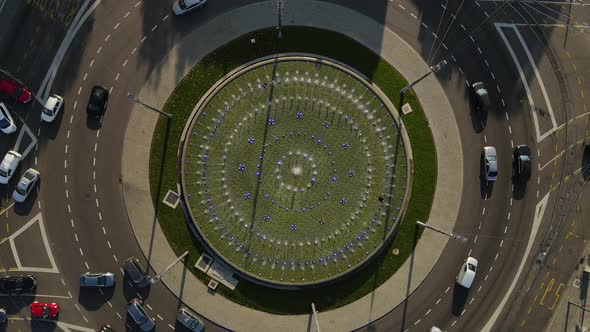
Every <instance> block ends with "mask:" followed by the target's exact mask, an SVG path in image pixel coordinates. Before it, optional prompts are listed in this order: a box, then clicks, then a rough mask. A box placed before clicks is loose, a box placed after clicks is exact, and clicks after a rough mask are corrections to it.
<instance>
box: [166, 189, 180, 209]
mask: <svg viewBox="0 0 590 332" xmlns="http://www.w3.org/2000/svg"><path fill="white" fill-rule="evenodd" d="M179 201H180V195H178V194H177V193H175V192H174V191H172V190H168V192H167V193H166V197H164V200H163V201H162V203H164V204H166V205H168V206H169V207H171V208H173V209H176V206H177V205H178V202H179Z"/></svg>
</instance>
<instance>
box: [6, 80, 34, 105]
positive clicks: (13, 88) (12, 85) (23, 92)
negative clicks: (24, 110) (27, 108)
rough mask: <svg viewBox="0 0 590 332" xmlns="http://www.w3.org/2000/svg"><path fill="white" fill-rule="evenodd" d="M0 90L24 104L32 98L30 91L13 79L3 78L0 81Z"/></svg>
mask: <svg viewBox="0 0 590 332" xmlns="http://www.w3.org/2000/svg"><path fill="white" fill-rule="evenodd" d="M0 91H2V92H4V93H5V94H7V95H9V96H11V97H13V98H15V99H16V100H17V101H19V102H21V103H23V104H26V103H28V102H30V101H31V99H33V94H32V93H31V91H29V90H27V88H25V87H24V86H22V85H21V84H20V83H18V82H15V81H13V80H9V79H4V80H2V81H0Z"/></svg>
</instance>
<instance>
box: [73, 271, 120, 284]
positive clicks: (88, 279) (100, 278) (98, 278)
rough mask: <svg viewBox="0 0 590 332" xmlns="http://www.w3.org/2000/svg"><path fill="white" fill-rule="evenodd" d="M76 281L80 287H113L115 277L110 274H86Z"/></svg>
mask: <svg viewBox="0 0 590 332" xmlns="http://www.w3.org/2000/svg"><path fill="white" fill-rule="evenodd" d="M78 281H79V283H80V287H113V286H114V285H115V275H114V274H113V273H111V272H106V273H90V272H87V273H84V274H83V275H81V276H80V278H79V279H78Z"/></svg>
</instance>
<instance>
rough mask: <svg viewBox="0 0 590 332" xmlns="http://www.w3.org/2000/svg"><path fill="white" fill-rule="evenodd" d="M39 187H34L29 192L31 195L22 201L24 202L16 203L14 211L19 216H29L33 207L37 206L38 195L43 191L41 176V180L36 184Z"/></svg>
mask: <svg viewBox="0 0 590 332" xmlns="http://www.w3.org/2000/svg"><path fill="white" fill-rule="evenodd" d="M36 186H37V188H35V189H33V191H32V192H31V193H30V194H29V197H27V199H26V200H25V201H24V202H22V203H16V202H15V203H14V207H13V210H14V213H16V214H17V215H19V216H28V215H29V213H30V212H31V210H32V209H33V207H34V206H35V202H37V196H39V192H40V191H41V178H39V182H38V183H37V184H36Z"/></svg>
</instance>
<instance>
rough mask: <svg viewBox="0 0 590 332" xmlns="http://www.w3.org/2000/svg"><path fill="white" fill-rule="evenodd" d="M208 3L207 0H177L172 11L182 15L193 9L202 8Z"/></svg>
mask: <svg viewBox="0 0 590 332" xmlns="http://www.w3.org/2000/svg"><path fill="white" fill-rule="evenodd" d="M206 4H207V0H176V1H174V3H173V4H172V11H173V12H174V14H175V15H182V14H186V13H188V12H190V11H191V10H194V9H197V8H201V7H203V6H205V5H206Z"/></svg>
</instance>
